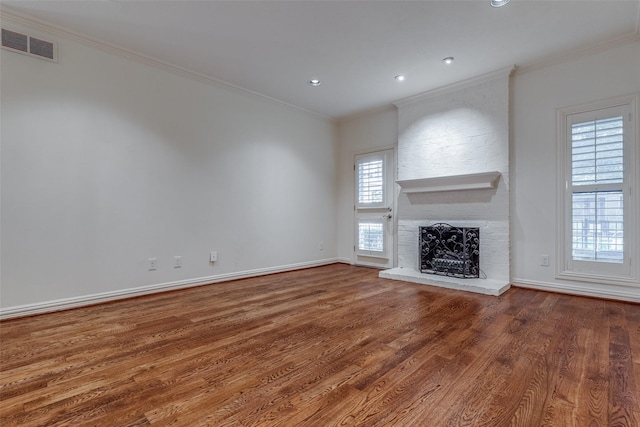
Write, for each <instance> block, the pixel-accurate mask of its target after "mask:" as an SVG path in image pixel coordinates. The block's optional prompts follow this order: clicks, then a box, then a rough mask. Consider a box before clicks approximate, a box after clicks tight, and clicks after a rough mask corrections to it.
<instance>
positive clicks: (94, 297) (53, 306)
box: [0, 258, 350, 320]
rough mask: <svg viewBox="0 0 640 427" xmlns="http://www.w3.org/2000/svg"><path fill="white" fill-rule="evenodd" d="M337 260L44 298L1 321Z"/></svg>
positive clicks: (7, 312) (2, 315) (10, 310)
mask: <svg viewBox="0 0 640 427" xmlns="http://www.w3.org/2000/svg"><path fill="white" fill-rule="evenodd" d="M338 262H344V263H350V262H349V261H348V260H346V261H345V260H343V259H340V258H327V259H324V260H318V261H308V262H301V263H296V264H288V265H281V266H277V267H266V268H259V269H255V270H247V271H239V272H235V273H225V274H218V275H215V276H208V277H198V278H195V279H187V280H179V281H176V282H167V283H158V284H155V285H148V286H141V287H139V288H129V289H122V290H119V291H112V292H102V293H99V294H91V295H83V296H80V297H73V298H64V299H59V300H53V301H45V302H40V303H35V304H26V305H20V306H15V307H7V308H2V309H0V320H5V319H12V318H15V317H23V316H33V315H36V314H43V313H50V312H53V311H61V310H68V309H71V308H78V307H83V306H87V305H94V304H101V303H106V302H111V301H117V300H120V299H125V298H133V297H139V296H143V295H150V294H155V293H159V292H167V291H175V290H178V289H186V288H192V287H196V286H202V285H209V284H213V283H219V282H228V281H230V280H238V279H245V278H248V277H257V276H264V275H267V274H274V273H284V272H287V271H293V270H301V269H304V268H312V267H320V266H323V265H329V264H335V263H338Z"/></svg>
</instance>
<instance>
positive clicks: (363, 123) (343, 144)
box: [337, 106, 398, 263]
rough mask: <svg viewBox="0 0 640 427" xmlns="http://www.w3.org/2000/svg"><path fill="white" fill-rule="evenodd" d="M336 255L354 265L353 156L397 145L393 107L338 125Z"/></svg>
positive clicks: (395, 112)
mask: <svg viewBox="0 0 640 427" xmlns="http://www.w3.org/2000/svg"><path fill="white" fill-rule="evenodd" d="M338 141H339V150H338V152H339V160H338V182H339V190H338V203H337V218H338V223H337V230H338V256H339V257H340V259H341V260H343V261H345V262H351V263H353V262H354V252H353V245H354V236H355V226H354V216H353V206H354V200H355V199H354V197H355V195H354V193H355V182H354V179H355V178H354V172H353V165H354V161H355V156H356V155H357V154H362V153H366V152H372V151H377V150H383V149H387V148H393V147H395V146H396V145H397V143H398V113H397V111H396V108H395V107H392V106H390V107H389V108H386V109H382V110H378V111H374V112H370V113H368V114H364V115H361V116H357V117H353V118H351V119H349V120H345V121H343V122H341V123H340V124H339V125H338Z"/></svg>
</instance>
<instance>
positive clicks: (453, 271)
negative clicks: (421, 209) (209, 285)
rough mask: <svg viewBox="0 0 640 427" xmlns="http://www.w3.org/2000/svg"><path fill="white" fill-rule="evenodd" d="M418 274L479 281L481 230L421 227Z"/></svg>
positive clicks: (449, 226) (441, 226)
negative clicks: (476, 279) (477, 279)
mask: <svg viewBox="0 0 640 427" xmlns="http://www.w3.org/2000/svg"><path fill="white" fill-rule="evenodd" d="M419 246H420V247H419V253H420V272H422V273H431V274H441V275H445V276H454V277H460V278H465V279H467V278H478V277H480V229H479V228H473V227H463V228H458V227H454V226H452V225H450V224H445V223H442V222H440V223H437V224H433V225H431V226H428V227H420V238H419Z"/></svg>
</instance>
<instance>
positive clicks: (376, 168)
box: [356, 155, 386, 208]
mask: <svg viewBox="0 0 640 427" xmlns="http://www.w3.org/2000/svg"><path fill="white" fill-rule="evenodd" d="M356 187H357V188H356V192H357V201H358V208H368V207H369V208H378V207H383V206H385V205H386V203H385V196H386V195H385V191H384V189H385V159H384V156H383V155H370V156H363V157H360V158H358V159H357V161H356Z"/></svg>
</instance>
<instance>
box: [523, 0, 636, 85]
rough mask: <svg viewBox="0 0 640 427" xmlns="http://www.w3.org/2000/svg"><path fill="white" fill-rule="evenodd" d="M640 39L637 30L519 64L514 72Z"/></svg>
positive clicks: (569, 59) (601, 50)
mask: <svg viewBox="0 0 640 427" xmlns="http://www.w3.org/2000/svg"><path fill="white" fill-rule="evenodd" d="M639 10H640V9H639ZM639 16H640V15H639ZM639 41H640V32H638V31H637V30H636V31H635V32H633V33H631V34H626V35H624V36H621V37H616V38H614V39H610V40H607V41H604V42H602V43H597V44H594V45H589V46H585V47H583V48H580V49H574V50H571V51H569V52H564V53H562V54H559V55H553V56H548V57H545V58H542V59H540V60H537V61H533V62H530V63H528V64H523V65H519V66H518V68H517V69H516V71H515V73H514V74H517V75H519V74H524V73H528V72H530V71H534V70H539V69H542V68H547V67H550V66H553V65H557V64H562V63H563V62H568V61H573V60H575V59H579V58H582V57H585V56H590V55H593V54H596V53H599V52H603V51H605V50H609V49H613V48H616V47H619V46H623V45H626V44H630V43H635V42H639Z"/></svg>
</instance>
